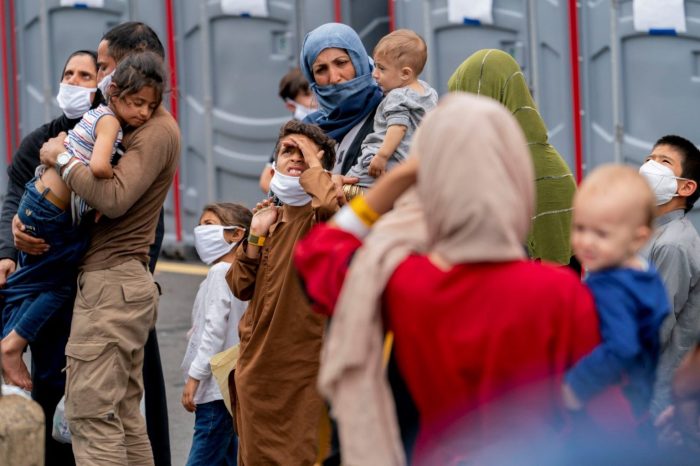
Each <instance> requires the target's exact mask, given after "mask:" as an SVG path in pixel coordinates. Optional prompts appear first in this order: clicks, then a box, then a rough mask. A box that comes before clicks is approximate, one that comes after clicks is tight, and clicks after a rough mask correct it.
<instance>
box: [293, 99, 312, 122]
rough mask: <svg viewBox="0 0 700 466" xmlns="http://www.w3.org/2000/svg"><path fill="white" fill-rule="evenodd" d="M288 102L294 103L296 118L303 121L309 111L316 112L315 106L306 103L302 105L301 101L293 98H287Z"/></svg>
mask: <svg viewBox="0 0 700 466" xmlns="http://www.w3.org/2000/svg"><path fill="white" fill-rule="evenodd" d="M287 103H288V104H292V105H294V119H295V120H299V121H302V120H303V119H304V118H306V115H308V114H309V113H314V112H315V111H316V109H315V108H311V107H307V106H306V105H302V104H300V103H299V102H297V101H295V100H292V99H287Z"/></svg>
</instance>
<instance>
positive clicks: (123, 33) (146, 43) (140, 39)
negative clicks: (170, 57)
mask: <svg viewBox="0 0 700 466" xmlns="http://www.w3.org/2000/svg"><path fill="white" fill-rule="evenodd" d="M102 40H106V41H107V44H108V45H107V51H108V52H109V55H110V56H111V57H112V58H114V61H116V62H117V63H119V62H120V61H121V59H122V58H124V57H125V56H127V55H129V54H130V53H134V52H153V53H155V54H157V55H159V56H160V58H161V59H163V60H164V59H165V49H164V48H163V44H162V43H161V42H160V39H159V38H158V34H156V33H155V31H154V30H153V29H151V27H150V26H149V25H148V24H145V23H141V22H137V21H128V22H126V23H121V24H118V25H116V26H114V27H113V28H112V29H110V30H109V31H107V32H106V33H105V35H104V36H102Z"/></svg>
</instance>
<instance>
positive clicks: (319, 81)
mask: <svg viewBox="0 0 700 466" xmlns="http://www.w3.org/2000/svg"><path fill="white" fill-rule="evenodd" d="M300 63H301V70H302V71H303V73H304V75H305V76H306V79H307V80H308V81H309V83H310V87H311V90H312V91H313V92H314V94H315V95H316V100H317V101H318V108H319V109H318V111H317V112H314V113H312V114H310V115H308V116H307V117H306V118H305V119H304V122H306V123H315V124H317V125H318V126H320V127H321V129H323V130H324V131H325V132H326V134H327V135H329V136H330V137H332V138H333V139H335V140H336V141H337V142H338V146H337V148H336V157H337V158H336V164H335V167H334V169H333V172H334V173H335V174H336V175H334V181H335V183H336V186H338V187H339V190H338V198H339V200H341V202H343V200H344V199H345V197H344V195H343V191H342V189H341V188H340V185H342V183H346V184H348V183H356V182H357V181H358V179H357V178H350V177H347V176H340V175H345V174H346V173H347V172H348V170H349V169H350V167H352V166H353V165H355V162H356V161H357V158H358V156H359V155H360V154H361V152H362V151H361V146H362V141H363V140H364V139H365V136H367V135H368V134H370V133H371V132H372V131H373V129H374V113H375V112H376V110H377V106H378V105H379V103H380V102H381V100H382V97H383V95H382V91H381V89H380V88H379V86H378V85H377V83H376V82H375V80H374V78H372V70H373V68H374V65H373V62H372V60H370V58H369V56H367V52H366V51H365V47H364V45H362V41H360V37H359V36H358V35H357V33H356V32H355V31H354V30H353V29H352V28H351V27H350V26H347V25H345V24H340V23H327V24H323V25H321V26H319V27H317V28H316V29H314V30H313V31H311V32H309V33H308V34H307V35H306V37H305V38H304V44H303V45H302V48H301V58H300ZM350 193H351V194H352V191H350ZM388 378H389V381H390V384H391V389H392V392H393V395H394V400H395V402H396V404H397V415H398V421H399V427H400V429H401V437H402V441H403V443H404V446H405V448H406V453H407V456H409V457H410V451H411V449H412V448H411V446H412V444H413V442H414V441H415V436H416V434H417V432H418V428H417V424H418V417H417V416H418V413H417V411H416V409H415V406H414V403H413V401H412V400H411V398H410V395H409V394H408V391H407V390H406V386H405V383H404V382H403V380H402V378H401V376H400V374H399V372H398V369H397V367H396V364H395V361H394V358H393V356H392V357H391V358H390V360H389V366H388ZM358 408H360V407H358ZM335 447H336V445H334V449H335ZM336 453H337V451H333V452H332V453H331V455H334V454H336ZM333 460H335V461H338V462H340V460H339V458H338V457H333V458H332V460H329V462H332V461H333Z"/></svg>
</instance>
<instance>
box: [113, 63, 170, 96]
mask: <svg viewBox="0 0 700 466" xmlns="http://www.w3.org/2000/svg"><path fill="white" fill-rule="evenodd" d="M112 83H113V84H114V85H115V86H116V91H115V92H114V93H110V96H109V97H110V98H111V97H117V98H120V99H121V98H123V97H125V96H127V95H131V94H135V93H137V92H138V91H140V90H141V89H142V88H143V87H145V86H151V87H152V88H153V90H154V91H155V93H156V101H157V103H158V104H160V102H161V100H163V91H164V88H165V70H164V68H163V60H162V59H161V57H160V56H158V55H156V54H155V53H153V52H141V53H134V54H131V55H128V56H127V57H126V58H124V59H123V60H122V61H120V62H119V64H118V65H117V68H116V69H115V70H114V76H113V77H112ZM108 100H109V99H108Z"/></svg>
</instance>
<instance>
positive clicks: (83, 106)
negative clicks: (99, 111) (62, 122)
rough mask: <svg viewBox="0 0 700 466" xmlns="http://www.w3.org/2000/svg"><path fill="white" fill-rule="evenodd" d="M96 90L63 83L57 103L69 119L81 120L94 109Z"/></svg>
mask: <svg viewBox="0 0 700 466" xmlns="http://www.w3.org/2000/svg"><path fill="white" fill-rule="evenodd" d="M96 90H97V88H96V87H82V86H74V85H72V84H66V83H61V85H60V87H59V89H58V95H57V96H56V101H57V102H58V106H59V107H61V110H63V113H64V114H65V115H66V116H67V117H68V118H70V119H75V118H80V117H82V116H83V114H84V113H85V112H87V111H88V110H90V107H92V94H93V93H94V92H95V91H96Z"/></svg>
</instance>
